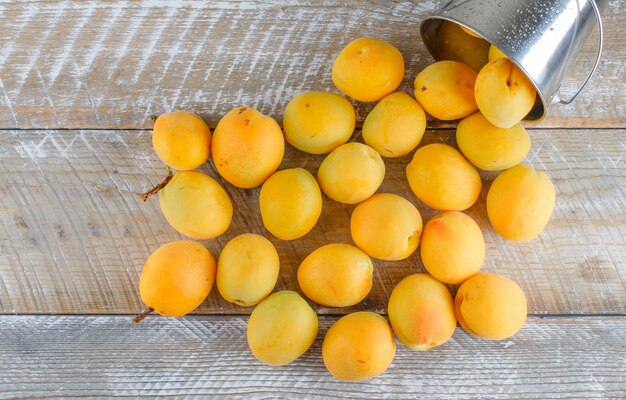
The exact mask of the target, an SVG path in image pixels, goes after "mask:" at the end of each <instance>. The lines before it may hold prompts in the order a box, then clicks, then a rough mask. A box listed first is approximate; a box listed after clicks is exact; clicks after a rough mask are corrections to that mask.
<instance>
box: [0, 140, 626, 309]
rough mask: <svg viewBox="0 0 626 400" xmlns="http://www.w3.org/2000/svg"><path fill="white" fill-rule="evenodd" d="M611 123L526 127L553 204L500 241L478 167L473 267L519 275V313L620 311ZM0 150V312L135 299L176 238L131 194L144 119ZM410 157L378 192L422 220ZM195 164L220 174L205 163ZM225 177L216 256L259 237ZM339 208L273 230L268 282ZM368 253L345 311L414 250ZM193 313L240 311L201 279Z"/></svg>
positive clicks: (621, 160) (140, 183) (620, 164)
mask: <svg viewBox="0 0 626 400" xmlns="http://www.w3.org/2000/svg"><path fill="white" fill-rule="evenodd" d="M624 133H625V132H624V131H623V130H560V129H559V130H552V129H546V130H532V131H531V136H532V138H533V145H532V150H531V152H530V154H529V157H528V160H527V162H528V163H530V164H531V165H533V166H534V167H535V168H538V169H541V170H545V171H546V172H547V173H548V174H549V175H550V176H551V177H552V179H553V180H554V183H555V186H556V189H557V202H556V208H555V211H554V214H553V216H552V219H551V221H550V222H549V224H548V226H547V228H546V229H545V231H544V232H543V233H542V234H541V235H540V237H539V238H538V239H536V240H534V241H532V242H530V243H525V244H524V243H514V242H507V241H505V240H504V239H502V238H500V237H499V236H498V235H497V234H495V233H494V232H493V231H492V230H491V228H490V226H489V222H488V219H487V216H486V210H485V197H486V193H487V188H488V186H489V182H490V181H491V180H492V179H493V177H494V176H495V174H494V173H489V174H483V176H484V178H485V185H484V188H483V192H482V195H481V198H480V199H479V201H478V202H477V204H476V205H474V206H473V207H472V208H471V209H470V210H469V211H468V213H469V215H471V216H472V217H473V218H475V219H476V220H477V222H478V223H479V225H480V226H481V228H482V230H483V233H484V236H485V240H486V244H487V257H486V261H485V266H484V270H486V271H492V272H498V273H502V274H504V275H506V276H508V277H510V278H512V279H514V280H515V281H516V282H518V283H519V284H520V285H521V287H522V288H523V289H524V291H525V292H526V294H527V296H528V300H529V312H530V313H532V314H544V313H547V314H598V313H599V314H606V313H626V263H625V261H626V239H625V238H626V158H625V157H624V155H625V149H626V145H625V142H624V139H625V136H624ZM356 136H358V133H357V134H355V138H354V139H357V140H360V138H358V137H356ZM439 141H443V142H446V143H451V144H454V133H453V131H448V130H437V131H428V132H427V134H426V135H425V137H424V140H423V141H422V145H424V144H428V143H432V142H439ZM0 149H1V150H0V171H1V172H0V199H1V201H0V224H1V225H0V249H2V251H0V311H1V312H2V313H64V314H65V313H113V314H114V313H134V312H138V311H140V310H141V308H142V304H141V301H140V299H139V296H138V293H137V283H138V281H139V276H140V273H141V269H142V267H143V263H144V262H145V259H146V258H147V256H148V255H149V254H150V252H151V251H153V250H155V249H156V248H157V247H159V246H160V245H162V244H164V243H166V242H168V241H171V240H176V239H179V238H182V236H181V235H179V234H178V233H176V232H175V231H174V230H173V229H172V228H171V227H170V226H169V225H168V224H167V222H166V221H165V219H164V218H163V216H162V214H161V212H160V209H159V205H158V199H156V198H153V199H151V200H149V201H148V202H147V203H142V202H141V201H140V199H139V196H138V195H137V194H138V193H141V192H143V191H145V190H147V189H148V188H149V187H151V186H152V185H154V184H155V183H156V182H158V181H160V180H161V179H162V177H163V176H164V174H165V169H164V168H163V165H162V163H161V162H160V161H159V160H158V158H157V157H156V155H155V154H154V153H153V150H152V147H151V145H150V131H147V130H146V131H141V130H139V131H89V130H80V131H73V130H66V131H55V130H44V131H4V132H2V134H1V135H0ZM321 159H322V156H311V155H306V154H304V153H302V152H299V151H297V150H295V149H294V148H292V147H291V146H287V151H286V156H285V160H284V162H283V167H294V166H301V167H305V168H307V169H308V170H310V171H311V172H313V173H315V172H316V170H317V167H318V165H319V163H320V161H321ZM409 160H410V157H404V158H401V159H395V160H393V159H386V160H385V162H386V165H387V177H386V179H385V183H384V184H383V187H382V189H381V191H387V192H393V193H397V194H400V195H403V196H405V197H407V198H408V199H410V200H411V201H412V202H414V203H415V204H416V205H417V207H418V209H419V210H420V212H421V213H422V216H423V218H424V219H427V218H429V217H430V216H432V215H433V213H434V212H433V211H432V210H429V209H428V208H427V207H426V206H424V205H423V204H422V203H421V202H420V201H419V200H418V199H417V198H416V197H415V196H414V195H413V194H412V192H411V191H410V189H409V188H408V184H407V183H406V177H405V172H404V170H405V166H406V164H407V163H408V161H409ZM202 170H203V171H205V172H208V173H210V174H211V175H212V176H215V177H216V178H217V179H218V180H219V181H220V182H223V181H222V180H221V179H220V178H219V177H218V176H217V175H216V173H215V172H214V168H213V167H212V166H211V165H205V166H203V167H202ZM224 186H225V188H226V189H227V191H228V193H229V194H230V196H231V198H232V200H233V203H234V204H235V205H236V212H235V216H234V219H233V223H232V225H231V228H230V229H229V231H228V232H227V233H226V234H224V235H222V236H221V237H219V238H218V239H216V240H209V241H203V243H204V244H206V245H207V246H208V247H209V249H210V250H211V251H212V253H213V254H214V255H215V256H217V255H218V254H219V252H220V250H221V249H222V247H223V246H224V244H225V243H226V242H227V241H228V240H229V239H231V238H232V237H234V236H236V235H238V234H241V233H244V232H257V233H261V234H265V235H267V236H271V235H269V234H268V233H267V232H266V231H265V230H264V229H263V225H262V222H261V219H260V215H259V212H258V189H256V190H242V189H236V188H234V187H233V186H231V185H229V184H224ZM352 209H353V206H344V205H340V204H338V203H336V202H333V201H332V200H329V199H328V198H324V210H323V213H322V217H321V219H320V221H319V223H318V225H317V226H316V228H315V229H314V230H313V231H312V232H311V233H310V234H309V235H307V236H306V237H305V238H303V239H301V240H298V241H290V242H286V241H280V240H276V239H273V242H274V244H275V245H276V247H277V249H278V251H279V254H280V257H281V264H282V265H281V274H280V278H279V282H278V284H277V289H285V288H289V289H293V290H297V288H298V285H297V280H296V270H297V267H298V265H299V263H300V261H301V260H302V259H303V258H304V257H305V256H306V255H307V254H308V253H309V252H310V251H312V250H313V249H315V248H317V247H319V246H321V245H323V244H327V243H333V242H346V243H350V242H351V239H350V233H349V217H350V213H351V210H352ZM375 264H376V275H375V282H374V287H373V290H372V292H371V294H370V295H369V296H368V297H367V299H366V300H365V301H364V302H363V303H361V304H360V305H358V306H356V307H354V308H353V309H369V310H375V311H378V312H384V311H385V309H386V304H387V299H388V295H389V293H390V291H391V290H392V289H393V287H394V285H395V284H396V283H397V282H398V281H399V280H400V279H402V278H403V277H404V276H405V275H407V274H409V273H412V272H417V271H423V270H424V269H423V266H422V264H421V261H420V258H419V255H418V253H416V254H414V255H413V256H411V257H410V258H409V259H408V260H406V261H401V262H379V261H377V262H376V263H375ZM318 310H319V311H320V312H321V313H341V312H346V311H348V310H343V309H339V310H337V309H324V308H318ZM198 312H199V313H227V314H230V313H248V312H250V309H249V308H241V307H239V306H234V305H231V304H229V303H227V302H225V301H224V300H223V299H221V297H220V296H219V294H218V292H217V290H213V292H212V293H211V295H210V296H209V298H208V300H207V301H206V302H205V303H204V305H203V306H201V307H200V308H199V309H198Z"/></svg>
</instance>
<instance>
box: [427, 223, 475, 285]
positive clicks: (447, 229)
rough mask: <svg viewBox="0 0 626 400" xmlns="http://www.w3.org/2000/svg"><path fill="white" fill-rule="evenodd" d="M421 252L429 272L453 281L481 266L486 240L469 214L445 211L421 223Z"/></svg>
mask: <svg viewBox="0 0 626 400" xmlns="http://www.w3.org/2000/svg"><path fill="white" fill-rule="evenodd" d="M420 253H421V256H422V261H423V262H424V267H425V268H426V270H427V271H428V273H430V274H431V275H432V276H433V277H435V278H436V279H438V280H439V281H441V282H443V283H452V284H456V283H461V282H463V281H464V280H466V279H467V278H469V277H470V276H472V275H474V274H476V273H477V272H478V271H479V270H480V268H481V267H482V265H483V261H484V260H485V240H484V239H483V234H482V232H481V231H480V228H479V227H478V224H476V222H474V220H473V219H472V218H471V217H469V216H467V215H465V214H463V213H462V212H459V211H444V212H442V213H440V214H437V215H435V216H434V217H432V218H431V219H430V220H428V222H427V223H426V225H424V231H423V232H422V240H421V244H420Z"/></svg>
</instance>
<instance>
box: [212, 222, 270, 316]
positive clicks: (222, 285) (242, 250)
mask: <svg viewBox="0 0 626 400" xmlns="http://www.w3.org/2000/svg"><path fill="white" fill-rule="evenodd" d="M279 271H280V261H279V259H278V253H277V252H276V248H275V247H274V245H273V244H272V242H270V241H269V240H267V239H266V238H264V237H263V236H261V235H256V234H254V233H244V234H242V235H239V236H237V237H235V238H234V239H232V240H231V241H230V242H228V243H227V244H226V246H224V249H223V250H222V253H221V254H220V257H219V259H218V260H217V278H216V284H217V289H218V290H219V291H220V294H221V295H222V297H223V298H224V299H226V301H229V302H231V303H234V304H238V305H240V306H253V305H255V304H257V303H258V302H260V301H261V300H263V299H264V298H265V297H267V295H269V294H270V293H271V292H272V290H273V289H274V286H275V285H276V280H277V279H278V273H279Z"/></svg>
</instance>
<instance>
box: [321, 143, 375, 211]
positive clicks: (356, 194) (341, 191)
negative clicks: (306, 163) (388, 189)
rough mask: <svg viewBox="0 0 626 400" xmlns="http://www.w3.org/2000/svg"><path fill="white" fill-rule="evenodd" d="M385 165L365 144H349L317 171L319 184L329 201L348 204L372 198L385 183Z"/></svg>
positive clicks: (336, 152) (332, 154)
mask: <svg viewBox="0 0 626 400" xmlns="http://www.w3.org/2000/svg"><path fill="white" fill-rule="evenodd" d="M384 178H385V163H384V162H383V159H382V158H380V154H378V153H377V152H376V150H374V149H372V148H371V147H369V146H368V145H365V144H363V143H357V142H352V143H346V144H343V145H341V146H339V147H337V148H336V149H335V150H333V151H332V153H330V154H329V155H328V156H326V158H325V159H324V161H322V164H321V165H320V168H319V170H318V171H317V181H318V182H319V185H320V188H321V189H322V191H323V192H324V193H326V195H327V196H328V197H330V198H331V199H333V200H335V201H338V202H340V203H345V204H356V203H360V202H362V201H363V200H366V199H368V198H370V197H371V196H372V195H373V194H374V193H375V192H376V190H378V188H379V187H380V185H381V184H382V183H383V179H384Z"/></svg>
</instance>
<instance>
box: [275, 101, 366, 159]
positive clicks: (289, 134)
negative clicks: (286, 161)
mask: <svg viewBox="0 0 626 400" xmlns="http://www.w3.org/2000/svg"><path fill="white" fill-rule="evenodd" d="M355 124H356V115H355V113H354V107H352V104H351V103H350V102H349V101H348V100H347V99H346V98H345V97H343V96H340V95H338V94H335V93H326V92H306V93H301V94H299V95H297V96H296V97H294V98H293V99H291V101H290V102H289V103H288V104H287V107H285V113H284V115H283V127H284V129H285V137H286V138H287V142H289V144H291V145H292V146H293V147H295V148H296V149H298V150H302V151H304V152H307V153H311V154H325V153H328V152H329V151H332V150H334V149H335V148H337V147H338V146H340V145H342V144H344V143H346V142H347V141H348V139H350V136H352V132H354V126H355Z"/></svg>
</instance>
